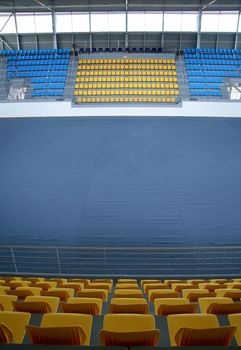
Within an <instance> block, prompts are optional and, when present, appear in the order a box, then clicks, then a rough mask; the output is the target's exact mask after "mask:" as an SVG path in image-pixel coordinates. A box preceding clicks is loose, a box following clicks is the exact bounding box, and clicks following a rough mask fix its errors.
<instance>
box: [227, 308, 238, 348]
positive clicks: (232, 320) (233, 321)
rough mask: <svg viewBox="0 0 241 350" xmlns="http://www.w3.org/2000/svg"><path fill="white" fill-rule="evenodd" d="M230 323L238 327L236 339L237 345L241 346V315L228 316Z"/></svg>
mask: <svg viewBox="0 0 241 350" xmlns="http://www.w3.org/2000/svg"><path fill="white" fill-rule="evenodd" d="M228 319H229V322H230V324H231V325H232V326H235V327H236V332H235V339H236V342H237V344H238V345H239V346H240V345H241V314H233V315H228Z"/></svg>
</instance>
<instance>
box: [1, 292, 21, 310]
mask: <svg viewBox="0 0 241 350" xmlns="http://www.w3.org/2000/svg"><path fill="white" fill-rule="evenodd" d="M17 298H18V297H17V296H16V295H0V310H1V311H12V310H13V303H12V302H13V301H17Z"/></svg>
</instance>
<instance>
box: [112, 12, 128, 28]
mask: <svg viewBox="0 0 241 350" xmlns="http://www.w3.org/2000/svg"><path fill="white" fill-rule="evenodd" d="M108 18H109V28H108V30H109V32H125V30H126V15H125V13H124V12H123V13H109V15H108Z"/></svg>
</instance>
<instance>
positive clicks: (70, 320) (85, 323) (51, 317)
mask: <svg viewBox="0 0 241 350" xmlns="http://www.w3.org/2000/svg"><path fill="white" fill-rule="evenodd" d="M92 319H93V317H92V316H91V315H84V314H63V313H58V314H44V315H43V317H42V321H41V325H40V326H41V327H68V326H79V327H81V328H82V329H83V331H84V333H85V335H86V339H85V341H84V345H89V343H90V334H91V328H92Z"/></svg>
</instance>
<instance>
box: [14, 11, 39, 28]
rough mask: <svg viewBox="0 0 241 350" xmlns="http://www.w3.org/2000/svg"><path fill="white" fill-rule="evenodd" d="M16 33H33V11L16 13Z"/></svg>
mask: <svg viewBox="0 0 241 350" xmlns="http://www.w3.org/2000/svg"><path fill="white" fill-rule="evenodd" d="M16 20H17V29H18V33H35V20H34V14H33V13H21V14H17V15H16Z"/></svg>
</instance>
